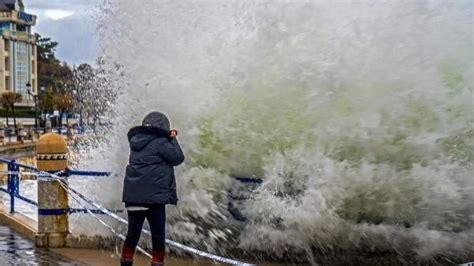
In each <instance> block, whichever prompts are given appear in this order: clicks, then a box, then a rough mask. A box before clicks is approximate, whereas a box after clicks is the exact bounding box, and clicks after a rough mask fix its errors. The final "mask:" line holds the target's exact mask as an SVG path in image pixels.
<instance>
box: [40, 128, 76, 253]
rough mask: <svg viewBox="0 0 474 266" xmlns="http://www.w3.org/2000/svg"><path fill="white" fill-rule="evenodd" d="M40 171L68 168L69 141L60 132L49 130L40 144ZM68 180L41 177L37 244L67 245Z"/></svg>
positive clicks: (55, 170)
mask: <svg viewBox="0 0 474 266" xmlns="http://www.w3.org/2000/svg"><path fill="white" fill-rule="evenodd" d="M36 154H37V155H36V160H37V166H38V170H40V171H45V172H49V173H54V172H58V171H62V170H65V169H66V168H67V164H68V162H67V154H68V149H67V143H66V140H64V138H63V137H62V136H60V135H58V134H54V133H47V134H44V135H43V136H41V137H40V139H39V140H38V142H37V144H36ZM67 186H68V184H67V182H64V181H58V180H41V178H39V179H38V233H37V235H36V241H35V242H36V246H37V247H64V246H65V245H66V237H67V236H68V234H69V224H68V211H69V202H68V192H67V190H66V189H65V188H64V187H67Z"/></svg>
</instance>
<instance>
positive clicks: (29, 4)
mask: <svg viewBox="0 0 474 266" xmlns="http://www.w3.org/2000/svg"><path fill="white" fill-rule="evenodd" d="M24 2H25V8H26V12H28V13H31V14H35V15H37V17H38V18H37V25H36V26H35V27H34V29H33V30H34V31H35V32H37V33H39V34H41V35H43V36H47V37H51V38H52V39H53V40H55V41H57V42H58V43H59V46H58V49H57V51H56V56H57V57H58V58H59V59H60V60H62V61H66V62H67V63H69V64H71V65H77V64H80V63H91V64H93V63H94V62H95V59H96V57H97V50H98V48H97V47H98V45H97V38H96V35H95V22H94V18H93V16H94V14H95V12H96V10H97V5H98V4H100V3H102V2H103V0H34V1H28V0H27V1H24ZM51 10H63V11H70V12H74V13H73V14H72V15H71V16H67V17H64V18H61V19H57V20H53V19H51V18H49V17H48V16H47V14H48V11H51Z"/></svg>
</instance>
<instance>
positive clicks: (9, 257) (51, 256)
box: [0, 224, 85, 265]
mask: <svg viewBox="0 0 474 266" xmlns="http://www.w3.org/2000/svg"><path fill="white" fill-rule="evenodd" d="M0 265H85V264H82V263H79V262H75V261H72V260H70V259H68V258H66V257H63V256H61V255H58V254H56V253H53V252H51V251H48V250H46V249H39V248H35V246H34V243H33V242H32V241H30V240H29V239H26V238H24V237H23V236H21V235H20V234H18V233H17V232H15V231H14V230H13V229H11V228H9V227H8V226H5V225H2V224H0Z"/></svg>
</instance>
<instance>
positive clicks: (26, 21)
mask: <svg viewBox="0 0 474 266" xmlns="http://www.w3.org/2000/svg"><path fill="white" fill-rule="evenodd" d="M1 21H11V22H15V23H18V24H23V25H35V24H36V16H35V15H30V14H28V13H25V12H21V11H16V10H10V11H0V22H1Z"/></svg>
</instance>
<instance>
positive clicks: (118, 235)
mask: <svg viewBox="0 0 474 266" xmlns="http://www.w3.org/2000/svg"><path fill="white" fill-rule="evenodd" d="M59 184H60V185H61V186H62V187H63V188H64V189H66V190H68V187H67V186H65V185H64V183H63V182H59ZM71 197H72V198H73V199H74V200H75V201H76V202H77V203H79V205H81V206H82V208H84V209H85V210H86V211H87V213H89V214H90V215H92V217H94V218H95V219H96V220H97V221H99V223H101V224H102V225H103V226H105V227H107V228H108V229H109V230H110V231H111V232H112V233H113V234H115V235H116V236H117V237H118V238H120V239H122V240H123V241H125V236H124V235H122V234H120V233H119V232H117V231H116V230H115V229H114V228H113V227H112V226H110V225H108V224H107V223H106V222H104V221H103V220H102V219H100V218H99V217H98V216H97V215H95V214H94V213H93V212H92V211H91V210H90V209H89V208H87V207H86V205H85V204H83V203H82V201H81V200H80V199H78V198H76V195H74V194H71ZM137 250H138V251H140V252H141V253H142V254H143V255H145V256H147V257H149V258H151V254H150V253H148V252H146V251H145V250H144V249H143V248H141V247H140V246H137Z"/></svg>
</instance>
